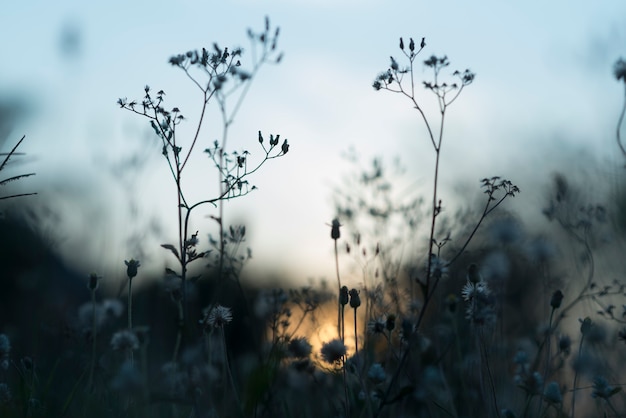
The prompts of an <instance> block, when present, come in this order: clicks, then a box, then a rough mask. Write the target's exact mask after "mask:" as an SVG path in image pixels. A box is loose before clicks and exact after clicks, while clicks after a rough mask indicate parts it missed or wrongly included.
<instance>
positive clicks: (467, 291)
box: [461, 281, 490, 302]
mask: <svg viewBox="0 0 626 418" xmlns="http://www.w3.org/2000/svg"><path fill="white" fill-rule="evenodd" d="M489 293H490V291H489V286H487V283H486V282H483V281H481V282H477V283H474V282H471V281H468V282H467V283H466V284H465V286H463V289H462V290H461V296H463V299H464V300H466V301H468V302H470V301H472V300H473V299H474V298H476V297H478V296H481V295H482V296H487V295H489Z"/></svg>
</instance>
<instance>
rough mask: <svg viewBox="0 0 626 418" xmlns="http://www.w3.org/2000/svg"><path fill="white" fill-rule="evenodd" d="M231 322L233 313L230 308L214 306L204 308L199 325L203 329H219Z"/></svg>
mask: <svg viewBox="0 0 626 418" xmlns="http://www.w3.org/2000/svg"><path fill="white" fill-rule="evenodd" d="M232 320H233V313H232V310H231V309H230V308H227V307H225V306H222V305H216V306H214V307H213V308H205V310H204V318H202V319H201V320H200V323H201V324H202V325H204V326H205V327H213V328H221V327H223V326H224V325H226V324H228V323H229V322H231V321H232Z"/></svg>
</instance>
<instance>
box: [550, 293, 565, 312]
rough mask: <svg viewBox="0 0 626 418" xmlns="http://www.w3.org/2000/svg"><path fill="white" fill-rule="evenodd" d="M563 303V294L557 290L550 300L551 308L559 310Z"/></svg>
mask: <svg viewBox="0 0 626 418" xmlns="http://www.w3.org/2000/svg"><path fill="white" fill-rule="evenodd" d="M561 302H563V292H561V291H560V290H557V291H556V292H554V293H553V294H552V298H551V299H550V306H552V309H558V308H560V307H561Z"/></svg>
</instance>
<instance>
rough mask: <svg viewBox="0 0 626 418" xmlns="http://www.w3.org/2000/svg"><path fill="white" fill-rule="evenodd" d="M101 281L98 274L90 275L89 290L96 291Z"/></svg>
mask: <svg viewBox="0 0 626 418" xmlns="http://www.w3.org/2000/svg"><path fill="white" fill-rule="evenodd" d="M99 281H100V276H98V275H97V274H96V273H91V274H90V275H89V283H87V288H88V289H89V290H96V289H97V288H98V282H99Z"/></svg>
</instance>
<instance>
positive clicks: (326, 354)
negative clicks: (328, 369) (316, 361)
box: [321, 339, 346, 364]
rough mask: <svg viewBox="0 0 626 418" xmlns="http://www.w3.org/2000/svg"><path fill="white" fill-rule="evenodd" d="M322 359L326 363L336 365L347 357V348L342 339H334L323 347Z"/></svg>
mask: <svg viewBox="0 0 626 418" xmlns="http://www.w3.org/2000/svg"><path fill="white" fill-rule="evenodd" d="M321 351H322V358H323V359H324V361H325V362H327V363H330V364H334V363H337V362H339V361H340V360H341V359H342V358H343V356H345V355H346V346H345V345H344V343H343V341H341V340H340V339H334V340H331V341H329V342H327V343H325V344H324V345H323V346H322V350H321Z"/></svg>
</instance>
